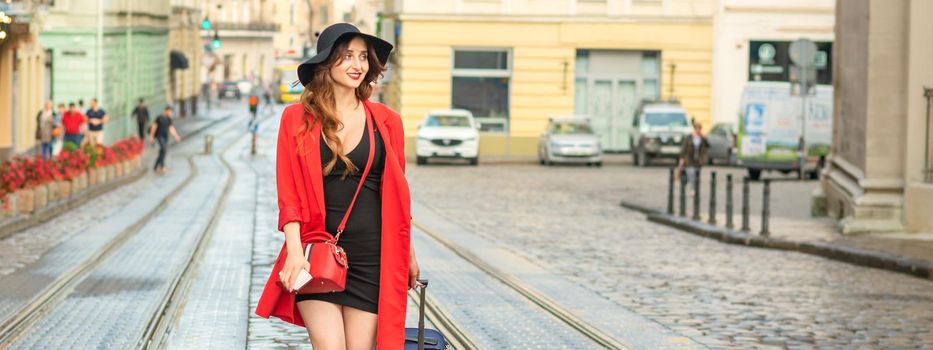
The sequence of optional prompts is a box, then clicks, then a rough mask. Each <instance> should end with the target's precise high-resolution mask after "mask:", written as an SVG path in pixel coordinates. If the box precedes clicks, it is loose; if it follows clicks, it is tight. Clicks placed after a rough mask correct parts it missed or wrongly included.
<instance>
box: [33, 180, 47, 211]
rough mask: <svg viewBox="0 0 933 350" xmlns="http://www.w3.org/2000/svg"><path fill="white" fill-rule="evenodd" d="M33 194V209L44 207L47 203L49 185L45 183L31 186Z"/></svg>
mask: <svg viewBox="0 0 933 350" xmlns="http://www.w3.org/2000/svg"><path fill="white" fill-rule="evenodd" d="M32 189H33V191H32V193H33V195H35V196H36V199H35V210H39V209H42V208H45V206H46V205H48V204H49V187H48V185H46V184H41V185H39V186H36V187H33V188H32Z"/></svg>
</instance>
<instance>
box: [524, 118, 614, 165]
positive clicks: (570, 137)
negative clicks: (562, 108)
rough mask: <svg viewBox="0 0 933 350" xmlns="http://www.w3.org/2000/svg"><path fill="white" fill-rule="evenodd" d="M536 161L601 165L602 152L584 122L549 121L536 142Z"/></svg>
mask: <svg viewBox="0 0 933 350" xmlns="http://www.w3.org/2000/svg"><path fill="white" fill-rule="evenodd" d="M538 162H539V163H541V164H542V165H551V164H555V163H577V164H586V165H593V166H602V165H603V150H602V147H601V146H600V144H599V137H598V136H597V135H596V134H595V133H594V132H593V128H592V127H591V126H590V123H589V122H588V121H587V120H586V119H581V118H568V119H551V120H550V121H549V122H548V126H547V130H546V131H545V132H544V133H542V134H541V138H540V139H539V142H538Z"/></svg>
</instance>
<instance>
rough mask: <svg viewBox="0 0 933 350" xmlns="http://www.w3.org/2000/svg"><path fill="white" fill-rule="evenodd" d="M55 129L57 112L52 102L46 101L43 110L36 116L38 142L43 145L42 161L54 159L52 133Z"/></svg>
mask: <svg viewBox="0 0 933 350" xmlns="http://www.w3.org/2000/svg"><path fill="white" fill-rule="evenodd" d="M53 129H55V111H53V110H52V101H45V105H44V106H43V107H42V110H40V111H39V113H38V114H36V141H39V143H40V144H41V145H42V146H41V149H42V159H45V160H48V159H50V158H52V138H53V135H52V131H53Z"/></svg>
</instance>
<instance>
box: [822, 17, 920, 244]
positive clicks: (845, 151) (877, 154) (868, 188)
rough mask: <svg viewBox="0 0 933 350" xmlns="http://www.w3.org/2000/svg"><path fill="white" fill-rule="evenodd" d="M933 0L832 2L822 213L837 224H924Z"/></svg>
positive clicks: (863, 228)
mask: <svg viewBox="0 0 933 350" xmlns="http://www.w3.org/2000/svg"><path fill="white" fill-rule="evenodd" d="M930 14H933V1H931V0H903V1H883V0H839V1H838V2H837V3H836V19H837V21H836V23H837V25H836V47H835V56H834V60H835V67H836V75H835V81H834V86H835V96H834V97H835V105H834V113H833V114H834V116H833V129H834V130H833V148H832V157H831V158H830V161H829V168H828V169H827V170H826V171H825V173H824V175H825V176H824V180H823V190H824V191H825V195H826V202H827V208H828V213H829V214H830V215H831V216H833V217H836V218H839V219H840V225H839V226H840V229H841V231H842V232H844V233H864V232H888V231H908V232H933V216H931V215H930V213H931V212H933V178H931V176H930V174H931V173H930V169H931V164H933V159H931V158H930V155H931V154H933V141H931V140H930V137H931V136H930V135H931V134H933V133H931V130H930V123H931V122H930V119H931V118H933V117H931V115H930V114H931V111H930V108H931V107H930V105H929V104H930V103H931V99H933V92H931V90H929V88H931V87H933V68H931V62H933V41H931V40H930V38H931V37H933V21H931V20H930Z"/></svg>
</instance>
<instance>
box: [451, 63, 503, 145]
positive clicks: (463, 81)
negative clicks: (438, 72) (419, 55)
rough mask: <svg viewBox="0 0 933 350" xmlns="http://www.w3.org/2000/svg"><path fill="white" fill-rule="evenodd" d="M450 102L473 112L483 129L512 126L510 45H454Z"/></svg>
mask: <svg viewBox="0 0 933 350" xmlns="http://www.w3.org/2000/svg"><path fill="white" fill-rule="evenodd" d="M451 75H452V78H453V79H452V88H451V106H452V107H453V108H462V109H466V110H469V111H470V112H472V113H473V116H474V117H475V118H476V121H477V122H479V123H480V128H481V130H482V131H489V132H507V131H508V130H509V90H510V81H511V76H512V69H511V52H510V50H508V49H455V50H454V52H453V68H452V69H451Z"/></svg>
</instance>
